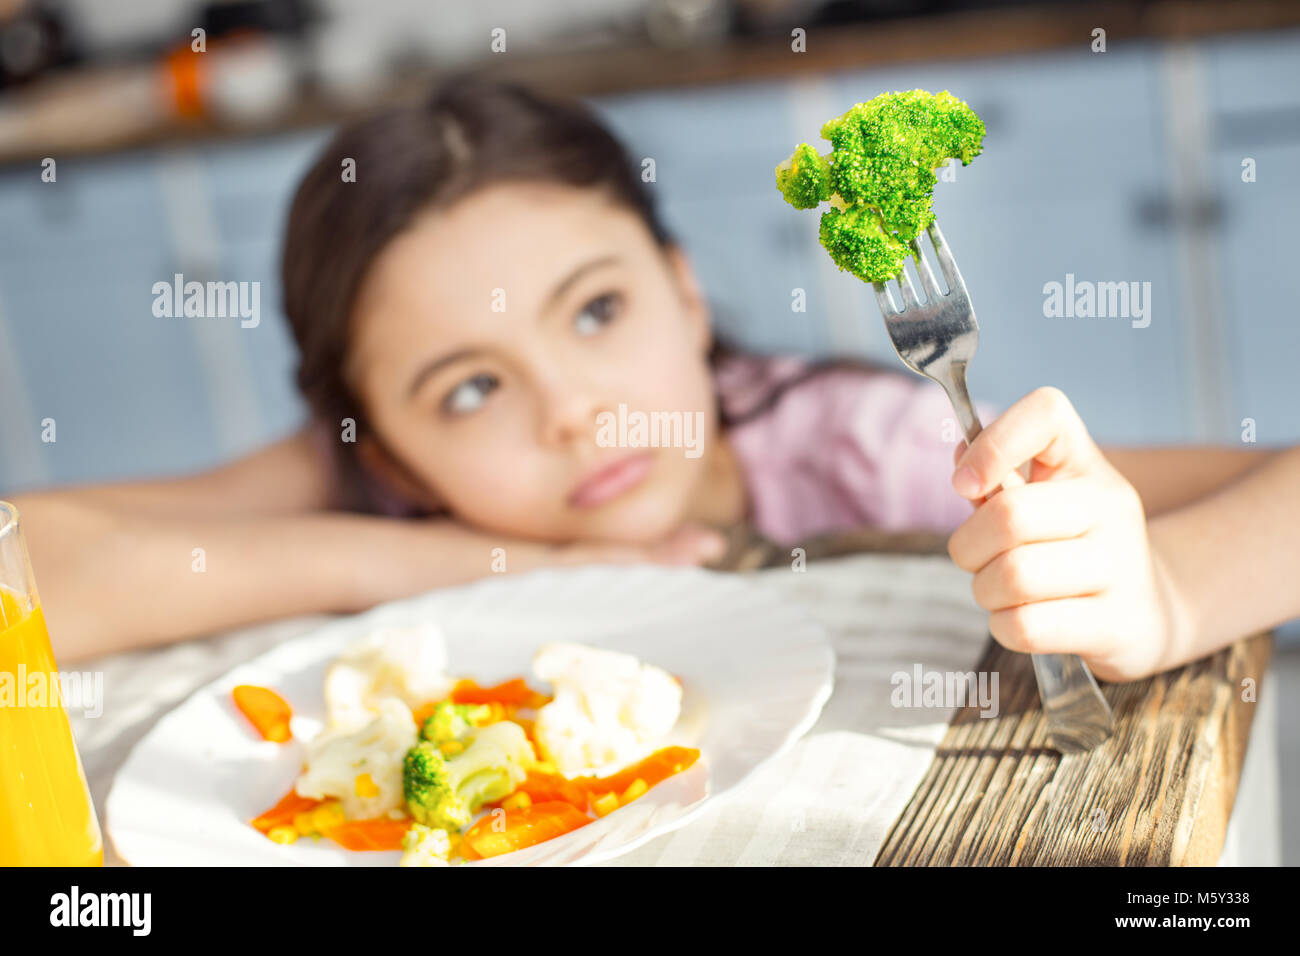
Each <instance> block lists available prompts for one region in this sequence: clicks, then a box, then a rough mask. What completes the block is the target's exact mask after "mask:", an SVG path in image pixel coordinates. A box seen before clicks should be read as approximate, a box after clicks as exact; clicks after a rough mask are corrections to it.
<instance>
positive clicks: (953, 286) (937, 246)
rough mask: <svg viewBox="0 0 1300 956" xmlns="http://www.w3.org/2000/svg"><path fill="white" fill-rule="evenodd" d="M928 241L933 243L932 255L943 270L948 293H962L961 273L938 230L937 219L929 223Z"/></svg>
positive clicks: (940, 231)
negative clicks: (959, 291) (957, 291)
mask: <svg viewBox="0 0 1300 956" xmlns="http://www.w3.org/2000/svg"><path fill="white" fill-rule="evenodd" d="M930 241H931V242H932V243H934V254H935V255H936V256H937V257H938V259H939V268H940V269H941V270H943V277H944V280H945V281H947V283H948V291H949V292H955V291H956V290H958V289H960V290H961V291H962V292H963V293H964V292H965V291H966V283H965V282H963V281H962V279H961V273H960V272H959V271H958V270H957V260H956V259H954V258H953V257H952V250H950V249H949V248H948V242H947V240H946V239H944V238H943V231H942V230H941V229H940V228H939V220H937V219H936V220H935V221H934V222H932V223H930Z"/></svg>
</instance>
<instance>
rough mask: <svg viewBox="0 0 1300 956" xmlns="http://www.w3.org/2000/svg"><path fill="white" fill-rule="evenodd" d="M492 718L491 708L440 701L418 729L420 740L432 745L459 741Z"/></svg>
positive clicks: (481, 705)
mask: <svg viewBox="0 0 1300 956" xmlns="http://www.w3.org/2000/svg"><path fill="white" fill-rule="evenodd" d="M491 717H492V708H491V707H489V706H487V705H486V704H453V703H451V702H450V701H442V702H441V703H439V704H437V705H436V706H435V707H434V708H433V713H431V714H430V715H429V716H428V718H426V719H425V721H424V726H422V727H421V728H420V739H421V740H427V741H429V742H430V743H433V744H442V743H446V742H447V741H448V740H459V739H460V738H461V737H463V736H465V734H467V733H468V732H469V731H471V730H473V729H474V728H475V727H477V726H479V725H480V724H485V723H487V721H488V720H490V719H491Z"/></svg>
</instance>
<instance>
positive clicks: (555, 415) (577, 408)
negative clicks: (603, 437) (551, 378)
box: [541, 382, 599, 447]
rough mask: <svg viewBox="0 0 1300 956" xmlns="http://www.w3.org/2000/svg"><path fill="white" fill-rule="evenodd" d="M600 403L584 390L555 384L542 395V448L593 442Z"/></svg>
mask: <svg viewBox="0 0 1300 956" xmlns="http://www.w3.org/2000/svg"><path fill="white" fill-rule="evenodd" d="M598 406H599V402H598V401H597V400H596V399H595V398H594V397H593V396H592V395H591V393H590V392H589V391H587V390H586V389H584V388H582V387H581V386H577V385H573V384H567V383H565V382H553V383H551V384H550V386H549V387H547V388H546V389H544V391H543V394H542V421H541V432H542V434H541V439H542V444H544V445H550V446H555V447H559V446H572V445H575V444H580V443H582V442H594V441H595V440H596V439H595V435H596V413H597V412H598V410H599V408H598Z"/></svg>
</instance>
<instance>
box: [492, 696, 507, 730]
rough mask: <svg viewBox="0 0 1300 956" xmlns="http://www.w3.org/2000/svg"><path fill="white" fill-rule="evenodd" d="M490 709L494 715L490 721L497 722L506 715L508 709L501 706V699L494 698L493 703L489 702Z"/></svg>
mask: <svg viewBox="0 0 1300 956" xmlns="http://www.w3.org/2000/svg"><path fill="white" fill-rule="evenodd" d="M488 709H489V710H491V711H492V715H491V716H490V717H489V718H488V722H489V723H493V724H495V723H496V722H497V721H499V720H501V719H502V718H504V717H505V715H506V709H505V708H504V707H502V706H501V702H500V701H499V700H494V701H492V702H491V703H489V704H488Z"/></svg>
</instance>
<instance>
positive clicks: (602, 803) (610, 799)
mask: <svg viewBox="0 0 1300 956" xmlns="http://www.w3.org/2000/svg"><path fill="white" fill-rule="evenodd" d="M591 809H593V810H595V811H596V816H598V817H603V816H605V815H606V814H610V813H613V812H614V811H615V810H617V809H618V794H617V793H612V792H611V793H607V794H605V795H604V796H601V797H597V798H596V799H595V800H593V801H592V804H591Z"/></svg>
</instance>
